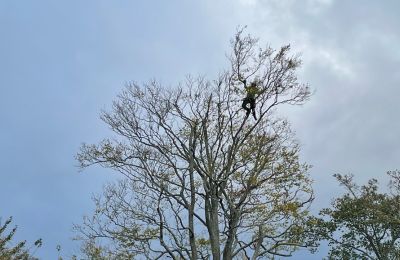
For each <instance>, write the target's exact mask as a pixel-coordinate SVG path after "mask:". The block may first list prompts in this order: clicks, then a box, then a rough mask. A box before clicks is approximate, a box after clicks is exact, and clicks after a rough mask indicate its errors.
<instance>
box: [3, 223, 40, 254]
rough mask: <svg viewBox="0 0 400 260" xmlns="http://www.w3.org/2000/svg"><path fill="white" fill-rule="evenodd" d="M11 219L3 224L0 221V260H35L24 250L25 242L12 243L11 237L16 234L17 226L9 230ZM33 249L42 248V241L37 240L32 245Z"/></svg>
mask: <svg viewBox="0 0 400 260" xmlns="http://www.w3.org/2000/svg"><path fill="white" fill-rule="evenodd" d="M11 222H12V217H10V218H8V219H7V220H6V221H5V222H4V223H1V221H0V259H1V260H3V259H4V260H8V259H15V260H35V259H37V258H35V257H33V256H32V255H31V254H30V253H29V250H28V249H27V248H26V241H21V242H17V243H13V237H14V235H15V233H16V232H17V226H15V227H13V228H11V230H9V226H10V224H11ZM34 246H35V247H41V246H42V240H41V239H38V240H36V241H35V243H34Z"/></svg>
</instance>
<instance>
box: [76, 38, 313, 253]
mask: <svg viewBox="0 0 400 260" xmlns="http://www.w3.org/2000/svg"><path fill="white" fill-rule="evenodd" d="M231 45H232V53H231V55H230V56H229V61H230V65H231V66H230V69H229V70H227V71H225V72H223V73H221V74H220V75H219V77H218V78H217V79H216V80H214V81H207V80H206V79H205V78H204V77H199V78H194V77H187V78H186V80H185V81H184V83H183V84H181V85H179V86H178V87H177V88H175V89H166V88H163V87H162V86H161V85H160V84H159V83H158V82H156V81H150V82H149V83H147V84H144V86H140V85H139V84H136V83H132V84H130V85H129V86H127V88H126V90H124V91H123V92H122V94H121V95H119V96H118V99H117V100H116V101H115V102H114V103H113V109H112V111H111V112H103V113H102V115H101V119H102V120H103V121H104V122H105V123H106V124H107V125H108V126H109V127H111V129H112V130H113V131H114V132H115V133H116V135H115V136H114V137H113V138H112V139H105V140H103V141H102V142H100V143H99V144H97V145H94V144H93V145H88V144H83V145H82V147H81V150H80V152H79V153H78V154H77V159H78V161H79V162H80V166H81V167H82V168H85V167H88V166H91V165H94V164H99V165H101V166H103V167H106V168H110V169H113V170H115V171H117V172H119V173H121V174H122V175H123V176H124V177H125V178H124V179H122V180H121V181H119V182H118V183H117V184H110V185H108V186H107V187H106V188H105V190H104V194H103V195H102V196H98V197H96V198H95V203H96V210H95V213H94V214H93V216H92V217H86V218H84V222H83V224H82V225H77V226H75V228H76V229H77V230H78V232H79V233H80V235H81V236H80V238H81V239H85V238H86V239H95V240H97V241H101V240H104V239H108V240H109V241H111V244H112V245H113V248H112V249H110V251H109V252H118V253H125V254H130V255H132V256H136V257H142V258H147V259H159V258H164V257H169V258H173V259H209V258H210V257H212V258H213V259H221V258H222V259H232V258H237V257H241V258H245V259H250V258H251V259H259V258H266V257H270V256H273V255H285V256H286V255H287V256H290V255H291V253H292V252H293V251H294V250H295V249H296V248H298V247H299V246H307V245H309V242H308V241H305V240H304V239H305V238H304V237H303V236H302V230H303V228H304V223H305V218H306V216H307V214H308V211H307V208H308V206H309V204H310V202H311V201H312V199H313V193H312V188H311V180H310V178H309V176H308V173H307V170H308V169H309V166H308V165H307V164H305V163H301V162H300V161H299V145H298V143H297V142H296V140H295V139H294V135H293V133H292V132H291V130H290V127H289V124H288V122H287V121H286V120H284V119H281V118H278V117H277V116H276V113H275V111H276V108H277V107H280V106H282V105H285V104H292V105H298V104H303V103H304V102H305V101H306V100H307V99H308V98H309V96H310V91H309V88H308V86H307V85H305V84H300V83H298V81H297V77H296V73H295V72H296V70H297V68H298V67H299V66H300V64H301V62H300V60H299V58H298V57H296V56H290V53H289V52H290V46H289V45H287V46H283V47H282V48H281V49H280V50H278V51H275V50H273V49H272V48H270V47H267V48H260V47H259V44H258V40H257V39H255V38H253V37H251V36H250V35H245V34H244V32H243V30H239V31H238V32H237V34H236V35H235V37H234V38H233V39H232V41H231ZM245 81H246V82H253V81H255V82H257V84H258V87H259V89H260V93H259V94H258V96H257V107H256V109H257V114H258V119H257V120H254V119H253V118H250V117H246V116H245V112H244V110H243V109H241V102H242V99H243V97H244V96H245V89H244V87H243V82H245Z"/></svg>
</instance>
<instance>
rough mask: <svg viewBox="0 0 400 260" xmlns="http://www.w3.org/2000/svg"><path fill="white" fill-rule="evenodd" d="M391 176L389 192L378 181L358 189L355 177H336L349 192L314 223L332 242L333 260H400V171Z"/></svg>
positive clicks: (322, 235)
mask: <svg viewBox="0 0 400 260" xmlns="http://www.w3.org/2000/svg"><path fill="white" fill-rule="evenodd" d="M388 175H389V176H390V178H391V181H390V184H389V188H390V192H389V193H383V192H379V190H378V188H379V187H378V182H377V180H375V179H371V180H370V181H369V182H368V184H366V185H362V186H358V185H357V184H356V183H355V182H354V181H353V176H352V175H344V176H343V175H339V174H337V175H335V177H336V179H337V180H338V182H339V183H340V184H341V185H342V186H344V187H345V188H346V191H347V192H346V193H345V194H344V195H343V196H341V197H339V198H336V199H335V200H334V201H333V203H332V207H331V208H325V209H323V210H321V212H320V217H319V218H314V219H313V220H312V223H311V226H312V227H314V232H315V233H314V234H315V235H316V236H317V237H318V238H319V239H320V240H327V241H328V242H329V246H330V251H329V259H400V215H399V212H400V171H391V172H388Z"/></svg>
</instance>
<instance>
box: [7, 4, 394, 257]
mask: <svg viewBox="0 0 400 260" xmlns="http://www.w3.org/2000/svg"><path fill="white" fill-rule="evenodd" d="M398 10H400V2H399V1H396V0H386V1H375V0H353V1H345V0H341V1H339V0H235V1H229V0H217V1H215V0H201V1H178V0H170V1H155V0H153V1H152V0H150V1H123V0H121V1H104V0H96V1H94V0H88V1H78V0H70V1H50V0H36V1H33V0H31V1H29V0H27V1H7V0H0V37H1V41H0V205H1V207H0V217H2V218H3V221H4V220H5V218H7V217H8V216H13V217H14V219H13V223H14V224H16V225H18V227H19V228H18V232H17V235H16V238H17V239H20V240H25V239H26V240H27V241H28V243H33V241H34V240H36V239H37V238H42V239H43V241H44V246H43V247H42V248H41V249H39V250H38V251H37V252H36V256H38V257H40V258H41V259H55V258H56V257H57V255H58V253H57V250H56V246H57V245H58V244H60V245H61V246H62V255H63V256H67V257H68V256H71V255H72V254H75V253H78V252H79V244H78V243H76V242H73V241H72V240H71V238H72V237H73V236H74V233H73V232H72V224H73V223H78V224H79V223H81V219H82V216H83V215H87V214H90V212H91V210H92V209H93V203H92V201H91V196H92V195H93V194H98V193H100V192H101V190H102V187H103V185H104V184H105V183H106V182H109V181H113V180H115V179H116V178H118V176H117V175H116V174H115V173H113V172H111V171H108V170H105V169H101V168H96V167H93V168H89V169H87V170H85V171H83V172H80V171H79V169H78V167H77V164H78V163H77V161H76V160H75V159H74V156H75V155H76V153H77V152H78V150H79V147H80V145H81V143H82V142H87V143H97V142H98V141H100V140H101V139H102V138H104V137H107V136H110V134H111V131H110V130H109V129H108V128H107V126H106V125H105V124H103V123H102V121H101V120H100V119H99V114H100V112H101V111H102V110H103V109H107V108H109V107H110V106H111V103H112V101H113V100H114V99H115V97H116V95H117V94H118V93H120V92H121V90H123V88H124V86H125V85H126V84H127V83H129V82H131V81H135V82H138V83H143V82H146V81H147V80H149V79H157V80H159V81H160V82H161V83H162V84H163V85H165V86H167V87H168V86H174V85H176V84H177V83H178V82H180V81H181V80H183V79H184V77H185V76H186V75H188V74H193V75H206V76H207V78H209V79H213V78H214V77H215V76H216V75H217V73H218V72H220V71H222V70H224V69H225V67H226V65H227V60H226V53H228V52H229V40H230V38H231V37H232V36H233V35H234V33H235V30H236V28H237V27H238V26H241V25H247V28H248V32H249V33H251V34H253V36H256V37H259V38H260V42H261V43H264V44H269V45H271V46H272V47H273V48H275V49H277V48H279V47H280V46H282V45H284V44H288V43H290V44H291V46H292V50H293V52H294V53H300V54H301V57H302V60H303V67H302V68H301V69H300V71H299V80H300V81H301V82H304V83H308V84H310V86H311V88H312V90H313V91H314V94H313V96H312V98H311V100H310V101H309V102H308V103H307V104H305V105H303V106H300V107H291V108H285V110H283V111H281V112H280V113H281V114H282V115H283V116H286V117H288V119H289V120H290V122H291V125H292V128H293V130H294V131H295V132H296V136H297V138H298V140H299V142H300V143H301V145H302V150H301V156H302V160H304V161H306V162H308V163H309V164H311V165H313V168H312V169H311V171H310V174H311V176H312V178H313V179H314V180H315V183H314V189H315V193H316V200H315V202H314V205H313V210H315V211H317V210H318V209H320V208H322V207H328V206H329V204H330V202H331V200H332V199H333V198H334V196H337V195H339V194H340V193H341V192H342V191H343V190H342V189H341V188H340V187H338V185H337V184H336V183H335V180H334V178H333V177H332V174H334V173H342V174H346V173H352V174H354V175H355V179H356V180H357V181H358V182H360V183H365V182H366V181H367V180H368V179H370V178H377V179H378V180H380V181H381V182H382V184H385V183H386V182H387V177H386V175H385V172H386V171H388V170H394V169H399V168H400V166H399V158H400V138H399V133H400V120H399V118H398V117H399V114H398V111H399V109H400V102H398V99H399V97H400V86H399V82H400V70H399V67H400V48H399V47H400V16H399V15H398ZM324 250H326V248H325V249H324V248H322V249H321V252H319V254H317V255H314V256H313V255H310V254H308V253H307V252H300V253H299V254H296V257H295V258H293V259H321V255H325V254H326V251H324Z"/></svg>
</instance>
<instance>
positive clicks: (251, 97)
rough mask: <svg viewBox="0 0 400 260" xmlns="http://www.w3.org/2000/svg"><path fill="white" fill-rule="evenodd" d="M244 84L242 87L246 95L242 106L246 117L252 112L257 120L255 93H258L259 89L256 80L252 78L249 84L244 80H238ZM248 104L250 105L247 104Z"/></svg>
mask: <svg viewBox="0 0 400 260" xmlns="http://www.w3.org/2000/svg"><path fill="white" fill-rule="evenodd" d="M240 81H241V82H242V83H243V84H244V88H245V89H246V92H247V94H246V97H245V98H244V99H243V103H242V108H243V109H244V110H246V117H248V116H249V115H250V112H252V114H253V117H254V119H255V120H257V117H256V95H257V94H258V93H259V89H258V87H257V82H258V81H257V80H254V81H253V82H252V83H251V84H250V86H247V85H246V80H240ZM249 105H250V106H249Z"/></svg>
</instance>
